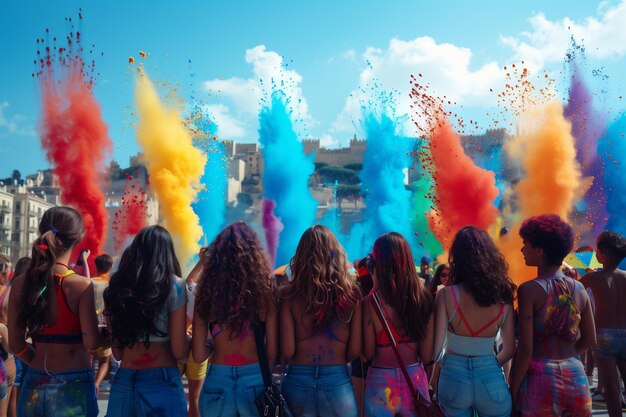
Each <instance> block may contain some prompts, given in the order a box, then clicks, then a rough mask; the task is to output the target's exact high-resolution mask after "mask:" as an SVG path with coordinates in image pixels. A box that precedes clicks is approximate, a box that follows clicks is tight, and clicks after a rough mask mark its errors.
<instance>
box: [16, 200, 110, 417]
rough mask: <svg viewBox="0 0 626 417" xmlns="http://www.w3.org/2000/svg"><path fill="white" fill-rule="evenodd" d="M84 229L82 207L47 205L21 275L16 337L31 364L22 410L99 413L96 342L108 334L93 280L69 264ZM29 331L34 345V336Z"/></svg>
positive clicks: (51, 413)
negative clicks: (100, 327)
mask: <svg viewBox="0 0 626 417" xmlns="http://www.w3.org/2000/svg"><path fill="white" fill-rule="evenodd" d="M84 233H85V231H84V229H83V221H82V218H81V216H80V214H79V213H78V212H77V211H76V210H74V209H72V208H69V207H53V208H51V209H49V210H47V211H46V212H45V213H44V214H43V216H42V218H41V221H40V222H39V236H38V237H37V239H35V242H34V243H33V248H32V253H31V262H30V265H29V267H28V270H27V271H26V273H25V275H22V276H16V277H15V279H14V280H13V283H12V286H11V297H10V298H9V317H10V318H11V320H9V336H10V337H9V343H10V346H11V350H12V351H13V352H14V354H15V356H16V357H18V358H19V359H20V360H22V361H24V362H26V363H27V364H28V365H29V366H30V367H29V368H28V370H27V371H26V373H25V375H24V380H23V385H22V389H21V393H20V398H19V403H18V407H17V410H18V416H24V417H26V416H34V415H37V416H59V415H67V414H68V412H69V413H72V414H73V415H77V416H97V415H98V403H97V400H96V390H95V386H94V375H93V370H92V369H91V367H90V356H89V353H88V349H89V350H94V349H96V348H98V347H100V345H101V344H103V343H104V341H103V338H101V336H100V333H99V332H98V321H97V317H96V310H95V301H94V291H93V284H92V283H91V281H90V280H89V278H86V277H83V276H80V275H78V274H76V273H75V272H74V271H72V270H71V269H70V268H69V267H68V264H69V260H70V255H71V253H72V249H73V248H74V246H75V245H77V244H78V243H80V241H81V240H82V239H83V235H84ZM83 261H85V259H83ZM28 337H30V338H31V340H32V342H33V343H32V344H29V343H27V342H26V339H27V338H28Z"/></svg>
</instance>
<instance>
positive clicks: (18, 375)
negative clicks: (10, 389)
mask: <svg viewBox="0 0 626 417" xmlns="http://www.w3.org/2000/svg"><path fill="white" fill-rule="evenodd" d="M13 359H14V360H15V379H14V380H13V386H14V387H15V388H20V387H21V386H22V381H24V372H26V369H27V368H28V364H26V363H25V362H22V361H21V360H20V358H18V357H17V356H13Z"/></svg>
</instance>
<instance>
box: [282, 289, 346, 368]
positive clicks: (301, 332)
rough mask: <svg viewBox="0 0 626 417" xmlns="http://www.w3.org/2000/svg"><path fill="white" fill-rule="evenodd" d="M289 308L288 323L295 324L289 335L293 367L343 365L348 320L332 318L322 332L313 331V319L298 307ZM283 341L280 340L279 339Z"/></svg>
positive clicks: (290, 305) (294, 305)
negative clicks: (291, 338)
mask: <svg viewBox="0 0 626 417" xmlns="http://www.w3.org/2000/svg"><path fill="white" fill-rule="evenodd" d="M287 303H288V304H289V309H288V310H289V312H288V314H289V316H290V317H289V318H288V319H289V320H292V321H293V323H294V332H293V334H292V335H285V337H293V338H294V340H295V348H296V352H295V355H294V357H293V358H292V359H291V360H290V363H292V364H294V365H337V364H344V363H346V359H345V358H346V353H347V352H346V350H347V348H348V343H349V341H350V320H351V319H352V317H347V318H346V320H345V321H344V320H342V319H340V318H335V319H334V320H332V321H331V322H330V324H329V325H328V326H327V327H326V328H325V329H315V327H314V325H313V318H312V317H311V316H310V315H307V314H305V313H304V312H303V311H302V309H301V307H300V306H299V305H297V304H294V303H291V302H289V301H287ZM281 337H282V336H281Z"/></svg>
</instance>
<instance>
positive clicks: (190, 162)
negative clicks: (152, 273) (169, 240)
mask: <svg viewBox="0 0 626 417" xmlns="http://www.w3.org/2000/svg"><path fill="white" fill-rule="evenodd" d="M135 96H136V101H137V115H138V119H139V123H138V126H137V141H138V143H139V145H140V146H141V148H142V150H143V162H144V163H145V164H146V168H147V169H148V175H149V177H150V185H151V187H152V188H153V190H154V192H155V194H156V195H157V198H158V200H159V204H160V206H161V213H162V216H163V220H164V226H165V227H166V228H167V229H168V231H169V232H170V233H171V234H172V237H173V238H174V243H175V247H176V253H177V255H178V258H179V260H180V261H181V264H182V265H187V264H188V262H189V261H190V260H191V258H192V257H193V256H194V255H195V254H196V253H197V252H198V250H199V245H198V242H199V241H200V238H201V237H202V228H201V227H200V225H199V224H198V216H197V215H196V214H195V213H194V211H193V209H192V208H191V204H192V203H193V202H194V200H195V199H196V196H197V194H198V190H199V188H200V177H201V176H202V174H203V173H204V166H205V163H206V157H205V156H204V155H203V154H202V151H200V150H199V149H196V148H194V147H193V144H192V138H191V135H190V133H189V131H188V130H187V129H186V128H185V127H184V126H183V122H182V120H181V118H180V116H179V114H178V113H177V112H176V111H175V110H173V109H169V108H167V107H165V106H164V105H163V104H161V102H160V100H159V97H158V95H157V92H156V90H155V88H154V86H153V84H152V82H151V81H150V80H149V79H148V76H147V75H146V73H145V72H143V71H142V72H140V75H139V76H138V77H137V87H136V91H135Z"/></svg>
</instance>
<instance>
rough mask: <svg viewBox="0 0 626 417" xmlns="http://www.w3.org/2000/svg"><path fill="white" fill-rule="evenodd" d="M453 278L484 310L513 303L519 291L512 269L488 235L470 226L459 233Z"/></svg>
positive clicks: (453, 253)
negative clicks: (512, 278) (510, 269)
mask: <svg viewBox="0 0 626 417" xmlns="http://www.w3.org/2000/svg"><path fill="white" fill-rule="evenodd" d="M449 257H450V278H451V279H452V283H453V284H455V285H456V284H462V285H463V286H464V288H465V289H466V290H467V291H469V292H470V293H471V294H472V295H473V296H474V299H475V300H476V302H477V303H478V305H479V306H481V307H489V306H491V305H493V304H496V303H504V304H510V303H512V302H513V298H514V294H515V289H516V288H517V287H516V286H515V284H513V281H511V278H510V277H509V267H508V264H507V262H506V260H505V259H504V256H503V255H502V253H501V252H500V251H499V250H498V248H497V247H496V245H495V243H494V242H493V239H492V238H491V236H489V234H488V233H487V232H485V231H484V230H482V229H479V228H478V227H474V226H466V227H464V228H462V229H461V230H459V231H458V232H457V234H456V236H455V237H454V242H453V243H452V247H451V248H450V255H449Z"/></svg>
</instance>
